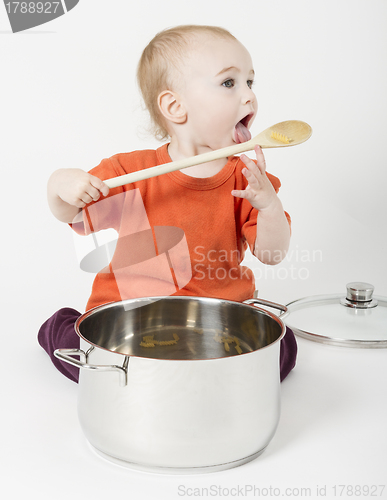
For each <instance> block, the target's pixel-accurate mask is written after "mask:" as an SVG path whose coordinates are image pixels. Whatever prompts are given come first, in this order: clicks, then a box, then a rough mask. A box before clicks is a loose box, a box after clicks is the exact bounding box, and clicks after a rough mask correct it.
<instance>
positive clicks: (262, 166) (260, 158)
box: [254, 145, 266, 174]
mask: <svg viewBox="0 0 387 500" xmlns="http://www.w3.org/2000/svg"><path fill="white" fill-rule="evenodd" d="M254 151H255V155H256V157H257V167H258V169H259V171H260V172H261V173H262V174H264V173H265V172H266V160H265V157H264V155H263V151H262V148H261V146H258V145H257V146H255V148H254Z"/></svg>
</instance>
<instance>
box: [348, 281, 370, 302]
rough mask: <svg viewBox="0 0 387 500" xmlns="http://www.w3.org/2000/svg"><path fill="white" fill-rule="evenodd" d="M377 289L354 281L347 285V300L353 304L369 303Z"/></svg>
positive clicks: (368, 284)
mask: <svg viewBox="0 0 387 500" xmlns="http://www.w3.org/2000/svg"><path fill="white" fill-rule="evenodd" d="M374 289H375V287H374V286H373V285H371V284H370V283H362V282H361V281H353V282H352V283H348V284H347V299H348V300H351V301H352V302H368V301H370V300H372V294H373V293H374Z"/></svg>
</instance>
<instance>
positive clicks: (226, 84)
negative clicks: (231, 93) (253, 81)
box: [222, 78, 235, 89]
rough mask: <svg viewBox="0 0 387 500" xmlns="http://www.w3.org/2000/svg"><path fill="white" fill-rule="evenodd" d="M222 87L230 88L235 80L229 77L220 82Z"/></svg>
mask: <svg viewBox="0 0 387 500" xmlns="http://www.w3.org/2000/svg"><path fill="white" fill-rule="evenodd" d="M222 85H223V87H226V88H228V89H232V88H233V87H234V85H235V81H234V80H233V79H232V78H229V79H228V80H226V81H225V82H223V83H222Z"/></svg>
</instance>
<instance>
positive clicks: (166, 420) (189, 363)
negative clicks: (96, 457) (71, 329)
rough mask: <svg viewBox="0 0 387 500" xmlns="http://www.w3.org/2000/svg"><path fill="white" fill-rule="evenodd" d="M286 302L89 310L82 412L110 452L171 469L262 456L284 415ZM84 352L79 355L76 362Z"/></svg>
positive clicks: (152, 303) (141, 302) (80, 324)
mask: <svg viewBox="0 0 387 500" xmlns="http://www.w3.org/2000/svg"><path fill="white" fill-rule="evenodd" d="M256 304H265V305H268V306H270V307H275V308H277V309H280V310H282V311H284V310H286V308H285V307H284V306H281V305H279V304H274V303H271V302H268V301H263V300H260V299H251V300H248V301H246V302H244V303H238V302H232V301H227V300H219V299H211V298H204V297H176V296H170V297H162V298H160V297H153V298H141V299H132V300H127V301H123V302H113V303H110V304H107V305H104V306H100V307H97V308H95V309H92V310H90V311H88V312H86V313H85V314H83V315H82V316H81V317H80V318H79V319H78V321H77V323H76V325H75V328H76V331H77V333H78V335H79V336H80V338H81V347H83V346H85V347H84V349H83V350H78V349H71V350H70V349H58V350H57V351H55V356H57V357H58V358H59V359H61V360H63V361H66V362H68V363H70V364H72V365H75V366H79V367H80V368H81V370H80V379H79V397H78V412H79V420H80V423H81V427H82V429H83V431H84V434H85V435H86V437H87V439H88V441H89V442H90V444H91V445H92V446H93V447H94V448H95V450H96V451H97V452H99V453H100V454H101V455H102V456H104V457H105V458H108V459H110V460H112V461H115V462H118V463H120V464H122V465H127V466H129V467H133V468H140V469H145V470H154V471H158V472H171V473H195V472H200V473H201V472H207V471H208V472H212V471H216V470H222V469H227V468H230V467H235V466H237V465H241V464H243V463H245V462H248V461H250V460H253V459H254V458H256V457H257V456H258V455H260V454H261V453H262V452H263V451H264V449H265V448H266V447H267V445H268V444H269V442H270V440H271V439H272V437H273V435H274V433H275V430H276V428H277V424H278V420H279V415H280V374H279V352H280V340H281V339H282V337H283V336H284V334H285V326H284V324H283V322H282V321H281V319H279V318H278V317H277V316H276V315H275V314H272V313H270V312H268V311H266V310H264V309H260V308H257V307H255V305H256ZM74 356H79V357H80V359H79V360H78V359H75V358H74Z"/></svg>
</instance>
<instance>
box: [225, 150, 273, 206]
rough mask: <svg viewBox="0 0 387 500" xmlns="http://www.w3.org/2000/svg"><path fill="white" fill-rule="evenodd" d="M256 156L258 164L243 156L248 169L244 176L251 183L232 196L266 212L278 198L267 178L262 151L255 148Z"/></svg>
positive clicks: (244, 171) (244, 170) (232, 192)
mask: <svg viewBox="0 0 387 500" xmlns="http://www.w3.org/2000/svg"><path fill="white" fill-rule="evenodd" d="M254 150H255V154H256V156H257V164H255V162H254V161H253V160H251V159H250V158H248V157H247V156H246V155H241V157H240V158H241V160H242V162H243V163H244V164H245V165H246V168H244V169H243V170H242V174H243V175H244V176H245V177H246V180H247V182H248V183H249V184H248V186H247V187H246V189H244V190H233V191H231V194H232V195H233V196H235V197H237V198H245V199H246V200H248V201H249V202H250V203H251V205H252V206H253V207H254V208H256V209H257V210H265V209H266V208H268V207H269V206H270V205H271V204H272V203H273V202H275V201H276V200H277V199H278V198H277V194H276V192H275V190H274V188H273V185H272V183H271V182H270V181H269V179H268V178H267V176H266V173H265V171H266V163H265V157H264V156H263V153H262V149H261V148H260V147H259V146H255V149H254Z"/></svg>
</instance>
